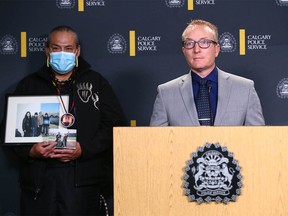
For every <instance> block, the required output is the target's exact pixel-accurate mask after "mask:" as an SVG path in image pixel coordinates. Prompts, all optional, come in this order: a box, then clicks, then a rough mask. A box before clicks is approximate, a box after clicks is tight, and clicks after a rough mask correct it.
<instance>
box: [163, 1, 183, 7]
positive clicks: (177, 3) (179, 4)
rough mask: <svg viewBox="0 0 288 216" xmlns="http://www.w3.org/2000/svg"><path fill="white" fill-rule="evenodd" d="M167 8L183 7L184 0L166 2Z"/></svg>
mask: <svg viewBox="0 0 288 216" xmlns="http://www.w3.org/2000/svg"><path fill="white" fill-rule="evenodd" d="M165 2H166V5H167V7H170V8H173V7H183V5H184V0H165Z"/></svg>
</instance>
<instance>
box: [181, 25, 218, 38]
mask: <svg viewBox="0 0 288 216" xmlns="http://www.w3.org/2000/svg"><path fill="white" fill-rule="evenodd" d="M183 37H184V38H191V39H194V37H195V39H200V38H214V37H215V33H214V31H213V30H212V29H211V28H210V27H208V26H205V25H193V26H188V27H187V28H186V29H185V31H184V32H183Z"/></svg>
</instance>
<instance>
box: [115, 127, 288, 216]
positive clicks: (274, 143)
mask: <svg viewBox="0 0 288 216" xmlns="http://www.w3.org/2000/svg"><path fill="white" fill-rule="evenodd" d="M206 142H209V143H216V142H219V143H220V144H221V146H226V147H227V148H228V151H229V152H232V153H234V158H235V159H236V160H238V163H239V166H241V167H242V169H241V174H242V175H243V178H242V183H243V186H242V193H241V195H240V196H238V197H237V200H236V202H228V204H224V203H215V202H211V203H203V204H198V203H197V202H190V201H189V199H188V197H187V196H186V195H185V194H184V188H183V186H182V185H183V176H184V173H185V171H184V167H185V166H186V165H187V161H188V160H190V159H191V157H192V156H191V154H192V152H197V150H198V147H199V146H204V145H205V143H206ZM114 213H115V215H117V216H120V215H121V216H142V215H143V216H144V215H145V216H154V215H155V216H182V215H183V216H186V215H187V216H188V215H189V216H190V215H193V216H198V215H199V216H205V215H213V216H217V215H219V216H223V215H233V216H234V215H235V216H240V215H243V216H244V215H245V216H247V215H249V216H250V215H253V216H258V215H259V216H260V215H261V216H263V215H273V216H276V215H288V127H286V126H281V127H276V126H275V127H270V126H264V127H256V126H252V127H118V128H114Z"/></svg>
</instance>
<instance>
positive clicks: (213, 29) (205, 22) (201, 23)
mask: <svg viewBox="0 0 288 216" xmlns="http://www.w3.org/2000/svg"><path fill="white" fill-rule="evenodd" d="M195 25H203V26H207V27H209V28H210V29H211V30H212V31H213V32H214V34H215V41H216V42H217V43H218V28H217V26H215V25H214V24H212V23H210V22H208V21H205V20H201V19H196V20H191V21H190V23H188V25H187V27H186V28H185V29H184V31H183V33H182V41H184V40H185V38H184V34H185V32H186V30H187V29H188V28H190V27H192V26H195Z"/></svg>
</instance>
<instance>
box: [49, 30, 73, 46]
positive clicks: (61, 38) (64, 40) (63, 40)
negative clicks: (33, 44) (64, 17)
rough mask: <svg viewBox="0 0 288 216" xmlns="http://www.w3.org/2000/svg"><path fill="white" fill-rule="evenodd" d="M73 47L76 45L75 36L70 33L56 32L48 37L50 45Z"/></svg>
mask: <svg viewBox="0 0 288 216" xmlns="http://www.w3.org/2000/svg"><path fill="white" fill-rule="evenodd" d="M53 44H56V45H73V44H76V36H75V34H74V33H73V32H70V31H56V32H53V33H51V35H50V45H53Z"/></svg>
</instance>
